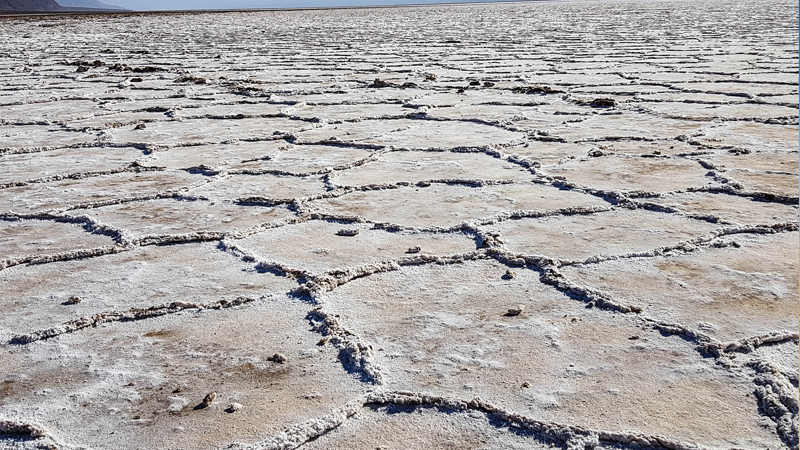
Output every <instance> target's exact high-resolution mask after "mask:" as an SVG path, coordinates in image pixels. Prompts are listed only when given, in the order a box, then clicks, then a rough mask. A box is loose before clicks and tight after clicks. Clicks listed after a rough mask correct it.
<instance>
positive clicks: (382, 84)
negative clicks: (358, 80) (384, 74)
mask: <svg viewBox="0 0 800 450" xmlns="http://www.w3.org/2000/svg"><path fill="white" fill-rule="evenodd" d="M389 86H391V84H389V83H387V82H386V81H383V80H381V79H380V78H375V81H373V82H372V84H371V85H370V87H374V88H385V87H389Z"/></svg>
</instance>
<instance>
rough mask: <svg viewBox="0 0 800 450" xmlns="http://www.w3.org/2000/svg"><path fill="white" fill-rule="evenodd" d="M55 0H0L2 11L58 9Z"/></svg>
mask: <svg viewBox="0 0 800 450" xmlns="http://www.w3.org/2000/svg"><path fill="white" fill-rule="evenodd" d="M60 9H62V8H61V5H59V4H58V3H56V2H55V1H54V0H0V11H58V10H60Z"/></svg>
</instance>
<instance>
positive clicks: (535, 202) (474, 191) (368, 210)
mask: <svg viewBox="0 0 800 450" xmlns="http://www.w3.org/2000/svg"><path fill="white" fill-rule="evenodd" d="M311 205H312V206H313V207H314V208H318V209H320V210H321V211H324V212H327V213H332V214H344V215H357V216H360V217H363V218H364V219H367V220H371V221H374V222H388V223H393V224H399V225H404V226H410V227H452V226H455V225H458V224H461V223H463V222H466V221H471V220H475V219H481V218H487V217H490V216H494V215H497V214H503V213H507V212H510V211H514V210H534V211H542V212H544V211H553V210H557V209H562V208H580V207H594V206H596V207H607V206H608V203H606V202H605V201H603V200H602V199H600V198H597V197H593V196H591V195H587V194H583V193H579V192H576V191H571V190H559V189H557V188H554V187H551V186H543V185H537V184H518V185H495V186H482V187H480V188H477V187H469V186H464V185H447V184H432V185H430V186H428V187H401V188H398V189H382V190H374V191H356V192H352V193H349V194H347V195H343V196H341V197H338V198H330V199H322V200H316V201H314V202H312V203H311ZM397 205H402V206H403V207H402V208H398V207H397Z"/></svg>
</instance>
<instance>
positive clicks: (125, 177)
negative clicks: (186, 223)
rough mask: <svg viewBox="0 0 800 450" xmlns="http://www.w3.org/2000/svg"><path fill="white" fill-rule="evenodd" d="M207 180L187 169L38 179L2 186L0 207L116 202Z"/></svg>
mask: <svg viewBox="0 0 800 450" xmlns="http://www.w3.org/2000/svg"><path fill="white" fill-rule="evenodd" d="M204 181H205V180H203V179H202V177H199V176H195V175H190V174H188V173H185V172H162V171H145V172H124V173H118V174H112V175H103V176H97V177H90V178H83V179H65V180H60V181H54V182H51V183H36V184H31V185H27V186H16V187H11V188H6V189H3V190H2V193H3V195H2V196H0V211H14V212H15V213H23V214H24V213H31V212H36V211H43V210H50V209H64V208H71V207H75V206H80V205H86V204H102V203H107V202H116V201H117V199H119V198H120V197H154V196H156V195H159V194H162V193H167V192H178V191H183V190H185V189H188V188H189V187H193V186H195V185H198V184H200V183H203V182H204Z"/></svg>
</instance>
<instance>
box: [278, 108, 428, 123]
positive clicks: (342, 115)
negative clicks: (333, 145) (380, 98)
mask: <svg viewBox="0 0 800 450" xmlns="http://www.w3.org/2000/svg"><path fill="white" fill-rule="evenodd" d="M416 112H417V111H416V110H414V109H410V108H403V105H400V104H397V103H374V104H363V103H362V104H355V105H346V104H345V105H314V106H303V107H300V108H290V109H289V110H288V111H287V114H289V115H290V116H292V117H303V118H307V119H320V120H325V121H327V122H331V123H336V122H340V121H345V120H348V121H349V120H353V119H378V118H383V117H387V118H392V117H400V116H405V115H407V114H414V113H416Z"/></svg>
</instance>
